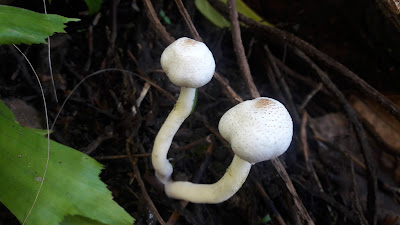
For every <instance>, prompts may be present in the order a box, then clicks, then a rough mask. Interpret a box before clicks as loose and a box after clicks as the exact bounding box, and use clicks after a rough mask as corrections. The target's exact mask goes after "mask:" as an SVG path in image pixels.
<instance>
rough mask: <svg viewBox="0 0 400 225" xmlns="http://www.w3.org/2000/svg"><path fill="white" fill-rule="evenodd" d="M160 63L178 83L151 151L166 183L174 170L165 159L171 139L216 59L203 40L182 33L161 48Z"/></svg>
mask: <svg viewBox="0 0 400 225" xmlns="http://www.w3.org/2000/svg"><path fill="white" fill-rule="evenodd" d="M161 66H162V67H163V69H164V71H165V73H166V74H167V76H168V78H169V79H170V80H171V82H172V83H174V84H175V85H177V86H180V87H181V92H180V96H179V98H178V101H177V102H176V104H175V106H174V108H173V109H172V111H171V112H170V114H169V115H168V117H167V119H166V121H165V122H164V124H163V125H162V127H161V129H160V131H159V132H158V134H157V137H156V139H155V141H154V146H153V152H152V162H153V167H154V169H155V171H156V176H157V178H158V179H159V180H160V182H161V183H163V184H165V183H166V182H167V181H168V180H169V179H170V177H171V174H172V171H173V169H172V165H171V163H170V162H169V161H168V159H167V154H168V150H169V148H170V146H171V142H172V139H173V137H174V136H175V134H176V132H177V131H178V129H179V127H180V126H181V125H182V123H183V121H184V120H185V119H186V118H187V117H188V116H189V115H190V113H191V111H192V108H193V102H194V99H195V95H196V88H199V87H201V86H203V85H205V84H207V83H208V82H209V81H210V80H211V78H212V76H213V74H214V70H215V61H214V57H213V55H212V53H211V51H210V50H209V49H208V48H207V46H206V45H205V44H204V43H202V42H198V41H195V40H193V39H190V38H186V37H183V38H179V39H178V40H176V41H175V42H173V43H172V44H171V45H169V46H168V47H167V48H166V49H165V50H164V52H163V53H162V55H161Z"/></svg>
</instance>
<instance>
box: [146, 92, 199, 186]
mask: <svg viewBox="0 0 400 225" xmlns="http://www.w3.org/2000/svg"><path fill="white" fill-rule="evenodd" d="M195 95H196V88H185V87H182V88H181V92H180V95H179V98H178V101H177V102H176V104H175V106H174V108H173V109H172V111H171V112H170V113H169V115H168V117H167V119H166V120H165V122H164V124H163V125H162V127H161V129H160V131H159V132H158V134H157V137H156V139H155V141H154V146H153V152H152V156H151V157H152V162H153V167H154V169H155V171H156V177H157V178H158V180H159V181H160V182H161V183H163V184H165V183H167V181H168V180H169V179H170V178H171V174H172V171H173V169H172V165H171V163H170V162H169V161H168V159H167V154H168V150H169V148H170V147H171V143H172V139H173V138H174V136H175V134H176V132H177V131H178V129H179V127H180V126H181V125H182V123H183V121H185V119H186V118H187V117H188V116H189V115H190V113H191V111H192V108H193V101H194V99H195Z"/></svg>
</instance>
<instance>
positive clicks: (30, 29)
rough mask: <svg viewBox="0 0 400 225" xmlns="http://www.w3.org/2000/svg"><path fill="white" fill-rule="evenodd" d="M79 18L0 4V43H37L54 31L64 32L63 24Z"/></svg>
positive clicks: (43, 40) (44, 41)
mask: <svg viewBox="0 0 400 225" xmlns="http://www.w3.org/2000/svg"><path fill="white" fill-rule="evenodd" d="M71 21H79V19H71V18H66V17H63V16H59V15H54V14H42V13H37V12H33V11H30V10H26V9H22V8H17V7H12V6H6V5H0V44H21V43H23V44H39V43H46V40H45V39H46V38H47V37H48V36H51V35H53V34H54V33H56V32H57V33H63V32H65V30H64V28H65V27H66V26H65V25H64V24H65V23H68V22H71Z"/></svg>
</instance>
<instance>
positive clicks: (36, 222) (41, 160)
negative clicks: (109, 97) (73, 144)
mask: <svg viewBox="0 0 400 225" xmlns="http://www.w3.org/2000/svg"><path fill="white" fill-rule="evenodd" d="M10 113H11V112H10V111H9V110H8V109H7V107H6V106H5V105H4V103H3V102H1V101H0V180H1V182H0V201H1V202H2V203H3V204H4V205H5V206H6V207H7V208H8V209H9V210H10V211H11V212H12V213H13V214H14V215H15V216H16V217H17V218H18V220H19V221H23V220H24V219H25V217H26V215H27V213H28V211H29V209H30V208H31V206H32V204H33V201H34V199H35V196H36V193H37V190H38V188H39V186H40V183H41V180H42V179H43V178H42V175H43V172H44V169H45V164H46V158H47V138H45V137H43V136H41V134H38V133H36V132H35V131H32V129H27V128H24V127H22V126H20V125H19V124H18V123H16V122H15V121H14V120H12V119H11V118H12V117H11V116H10ZM102 168H103V166H102V165H101V164H100V163H98V162H97V161H96V160H94V159H92V158H91V157H89V156H87V155H85V154H83V153H81V152H79V151H76V150H74V149H72V148H69V147H67V146H64V145H61V144H59V143H57V142H54V141H51V143H50V161H49V165H48V169H47V174H46V177H45V180H44V183H43V187H42V190H41V192H40V195H39V198H38V199H37V202H36V204H35V206H34V208H33V210H32V212H31V214H30V216H29V218H28V220H27V222H26V224H27V225H29V224H30V225H42V224H60V223H61V224H63V225H72V224H74V225H80V224H88V225H104V224H112V225H128V224H129V225H130V224H132V223H133V221H134V219H133V218H132V217H131V216H130V215H129V214H128V213H126V212H125V211H124V210H123V209H122V208H121V207H120V206H119V205H118V204H117V203H116V202H114V201H113V200H112V195H111V192H110V191H109V190H108V189H107V188H106V184H104V183H103V182H102V181H101V180H100V178H99V173H100V171H101V169H102Z"/></svg>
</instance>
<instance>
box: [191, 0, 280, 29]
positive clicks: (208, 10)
mask: <svg viewBox="0 0 400 225" xmlns="http://www.w3.org/2000/svg"><path fill="white" fill-rule="evenodd" d="M220 1H222V2H223V3H225V4H226V3H227V0H220ZM195 5H196V7H197V9H198V10H199V11H200V12H201V13H202V14H203V15H204V16H205V17H206V18H207V19H208V20H210V21H211V22H212V23H213V24H214V25H215V26H217V27H220V28H224V27H229V26H230V23H229V22H228V21H227V20H226V19H225V18H224V17H223V16H222V15H221V14H220V13H219V12H218V11H217V10H216V9H214V8H213V7H212V6H211V5H210V3H208V1H207V0H195ZM236 8H237V11H238V12H239V13H241V14H243V15H244V16H246V17H248V18H250V19H252V20H254V21H257V22H260V23H262V24H264V25H267V26H270V27H273V25H272V24H270V23H268V22H267V21H265V20H264V19H263V18H262V17H260V16H259V15H258V14H257V13H255V12H254V11H253V10H252V9H251V8H250V7H248V6H247V5H246V4H245V3H244V2H243V1H242V0H236Z"/></svg>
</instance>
